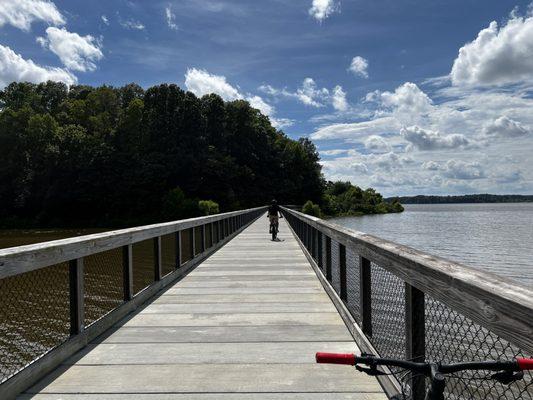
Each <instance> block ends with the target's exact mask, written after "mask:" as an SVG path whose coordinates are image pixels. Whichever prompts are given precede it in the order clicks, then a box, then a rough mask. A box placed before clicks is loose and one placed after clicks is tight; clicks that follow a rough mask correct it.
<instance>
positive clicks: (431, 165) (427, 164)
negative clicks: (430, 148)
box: [422, 160, 440, 171]
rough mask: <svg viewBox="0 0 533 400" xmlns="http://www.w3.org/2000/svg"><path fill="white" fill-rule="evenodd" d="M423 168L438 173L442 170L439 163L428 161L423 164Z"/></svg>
mask: <svg viewBox="0 0 533 400" xmlns="http://www.w3.org/2000/svg"><path fill="white" fill-rule="evenodd" d="M422 168H423V169H425V170H428V171H438V170H439V169H440V165H439V163H437V162H435V161H431V160H430V161H426V162H423V163H422Z"/></svg>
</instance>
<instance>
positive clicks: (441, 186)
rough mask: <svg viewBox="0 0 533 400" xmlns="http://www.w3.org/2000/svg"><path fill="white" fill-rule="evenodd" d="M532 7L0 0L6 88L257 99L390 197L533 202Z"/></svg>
mask: <svg viewBox="0 0 533 400" xmlns="http://www.w3.org/2000/svg"><path fill="white" fill-rule="evenodd" d="M532 11H533V7H532V6H530V5H529V1H514V2H511V1H501V0H499V1H486V0H485V1H472V0H461V1H455V0H447V1H429V2H428V1H419V0H411V1H406V0H373V1H358V0H291V1H287V0H264V1H251V0H249V1H244V0H240V1H237V0H234V1H231V0H179V1H122V0H118V1H109V0H108V1H54V2H52V1H45V0H18V1H5V2H0V46H1V47H0V85H2V86H4V85H5V84H7V83H9V82H11V81H12V80H30V81H34V82H39V81H42V80H46V79H57V80H63V81H65V82H67V83H75V82H77V83H83V84H92V85H100V84H104V83H105V84H111V85H114V86H119V85H123V84H126V83H129V82H137V83H139V84H140V85H142V86H143V87H149V86H151V85H155V84H158V83H162V82H173V83H177V84H178V85H180V86H182V87H184V88H187V89H189V90H191V91H193V92H195V93H196V94H198V95H202V94H205V93H208V92H216V93H218V94H220V95H221V96H222V97H224V98H226V99H227V100H231V99H235V98H244V99H248V100H249V101H250V102H251V103H252V105H254V106H255V107H257V108H259V109H261V110H262V111H263V112H264V113H266V114H268V115H269V116H270V118H271V120H272V122H273V123H274V124H276V125H277V126H278V127H279V128H280V129H282V130H283V131H285V132H286V133H287V134H288V135H289V136H291V137H294V138H296V137H301V136H309V137H311V138H312V139H313V140H314V142H315V143H316V144H317V146H318V148H319V150H320V153H321V157H322V162H323V166H324V172H325V174H326V176H327V177H328V178H331V179H349V180H352V181H353V182H354V183H357V184H359V185H361V186H364V187H366V186H373V187H376V188H377V189H378V190H380V191H381V192H383V193H384V194H386V195H399V194H418V193H420V194H426V193H434V194H439V193H450V194H455V193H473V192H491V193H533V171H532V170H533V161H532V157H531V156H530V155H531V152H532V151H533V112H532V111H533V109H532V107H533V96H532V94H533V90H532V88H533V16H532Z"/></svg>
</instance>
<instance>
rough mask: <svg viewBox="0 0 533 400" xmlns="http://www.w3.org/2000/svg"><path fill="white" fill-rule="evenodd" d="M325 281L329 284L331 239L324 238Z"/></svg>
mask: <svg viewBox="0 0 533 400" xmlns="http://www.w3.org/2000/svg"><path fill="white" fill-rule="evenodd" d="M326 279H327V280H328V281H329V282H331V238H330V237H329V236H326Z"/></svg>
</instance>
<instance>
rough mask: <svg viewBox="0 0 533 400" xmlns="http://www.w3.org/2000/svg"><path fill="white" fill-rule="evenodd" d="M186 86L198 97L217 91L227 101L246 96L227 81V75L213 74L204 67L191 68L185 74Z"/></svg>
mask: <svg viewBox="0 0 533 400" xmlns="http://www.w3.org/2000/svg"><path fill="white" fill-rule="evenodd" d="M185 86H186V87H187V90H189V91H191V92H193V93H194V94H195V95H196V96H198V97H201V96H204V95H206V94H210V93H216V94H218V95H219V96H220V97H222V98H223V99H224V100H226V101H231V100H237V99H240V98H243V97H244V96H242V95H241V94H240V93H239V90H238V89H237V88H235V87H233V86H231V85H230V84H229V83H228V82H227V81H226V77H225V76H221V75H213V74H210V73H209V72H207V71H206V70H203V69H196V68H189V69H188V70H187V73H186V74H185Z"/></svg>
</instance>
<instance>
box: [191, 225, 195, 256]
mask: <svg viewBox="0 0 533 400" xmlns="http://www.w3.org/2000/svg"><path fill="white" fill-rule="evenodd" d="M194 229H195V228H194V226H193V227H192V228H191V240H190V246H191V260H192V259H193V258H194V257H195V256H196V232H195V231H194Z"/></svg>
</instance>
